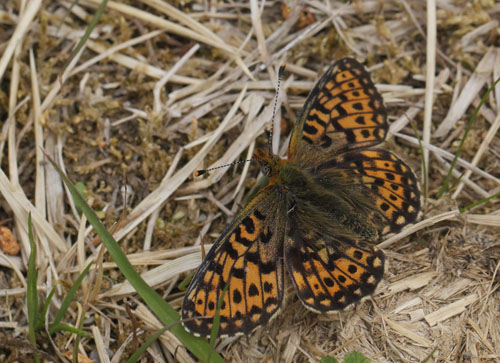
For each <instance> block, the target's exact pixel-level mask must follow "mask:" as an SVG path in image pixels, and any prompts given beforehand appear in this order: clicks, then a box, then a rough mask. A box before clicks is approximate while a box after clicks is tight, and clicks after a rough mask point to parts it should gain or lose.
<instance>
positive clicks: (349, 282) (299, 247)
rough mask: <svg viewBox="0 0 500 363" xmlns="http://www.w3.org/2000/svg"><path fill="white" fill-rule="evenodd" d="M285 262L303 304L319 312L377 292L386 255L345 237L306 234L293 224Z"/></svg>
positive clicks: (331, 309)
mask: <svg viewBox="0 0 500 363" xmlns="http://www.w3.org/2000/svg"><path fill="white" fill-rule="evenodd" d="M285 261H286V267H287V270H288V272H289V274H290V277H291V280H292V282H293V284H294V286H295V289H296V291H297V294H298V296H299V298H300V300H301V301H302V303H303V304H304V305H305V306H306V307H307V308H308V309H310V310H313V311H315V312H320V313H327V312H332V311H334V310H340V309H343V308H345V307H346V306H348V305H350V304H352V303H355V302H357V301H359V300H360V299H361V298H363V297H364V296H367V295H370V294H372V293H373V292H374V290H375V288H376V286H377V284H378V283H379V282H380V280H381V279H382V276H383V273H384V254H383V253H382V251H381V250H379V249H378V248H377V247H375V246H370V245H368V244H362V243H361V242H360V241H356V240H353V239H348V238H346V237H340V238H331V236H321V233H319V234H309V235H304V234H303V233H301V232H300V226H298V225H297V226H296V227H292V228H291V229H290V231H289V233H288V235H287V236H286V239H285Z"/></svg>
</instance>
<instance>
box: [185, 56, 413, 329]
mask: <svg viewBox="0 0 500 363" xmlns="http://www.w3.org/2000/svg"><path fill="white" fill-rule="evenodd" d="M387 129H388V125H387V120H386V110H385V107H384V104H383V101H382V97H381V96H380V94H379V93H378V92H377V90H376V88H375V86H374V85H373V83H372V81H371V79H370V75H369V74H368V73H367V72H366V70H365V69H364V68H363V66H362V65H361V64H360V63H358V61H356V60H355V59H352V58H344V59H341V60H339V61H338V62H337V63H335V64H334V65H333V66H332V67H330V68H329V69H328V71H327V72H326V73H325V74H324V75H323V77H321V79H320V80H319V82H318V83H317V84H316V86H315V87H314V89H313V90H312V91H311V93H310V95H309V97H308V98H307V101H306V103H305V105H304V108H303V109H302V112H301V114H300V116H299V118H298V119H297V123H296V125H295V128H294V130H293V133H292V137H291V140H290V145H289V148H288V158H287V159H281V158H280V157H278V156H277V155H271V154H270V153H268V152H266V151H257V152H256V154H255V158H256V159H257V160H258V161H259V162H260V164H261V166H262V169H261V170H262V171H263V173H264V174H265V175H266V176H267V177H269V184H268V185H267V186H266V187H265V188H263V189H262V190H261V191H260V192H259V193H258V194H257V195H256V196H255V197H254V198H253V199H252V200H251V202H250V203H249V204H248V205H247V206H246V207H245V209H243V210H242V211H241V212H240V213H239V214H238V216H237V217H236V218H235V220H234V221H233V222H232V223H231V225H230V226H229V227H228V228H227V229H226V230H225V231H224V232H223V233H222V234H221V236H220V237H219V239H218V240H217V241H216V242H215V245H214V246H213V247H212V249H211V250H210V251H209V253H208V254H207V256H206V257H205V259H204V260H203V262H202V264H201V266H200V268H199V269H198V271H197V273H196V275H195V276H194V278H193V280H192V281H191V284H190V286H189V288H188V290H187V292H186V296H185V298H184V303H183V305H182V318H183V319H186V320H185V321H184V322H183V325H184V327H185V328H186V329H187V330H188V331H189V332H191V333H192V334H195V335H198V336H204V337H206V336H209V335H210V333H211V329H212V325H213V317H214V316H215V313H216V310H217V305H218V302H219V299H220V297H221V295H222V292H223V291H224V288H225V287H226V286H227V290H226V293H225V294H224V298H223V301H222V302H221V307H220V326H219V333H220V335H221V336H232V335H237V334H242V333H249V332H251V331H252V330H254V329H255V328H256V327H258V326H260V325H263V324H266V323H267V322H269V321H270V320H271V319H272V318H273V317H274V316H275V315H276V314H277V313H278V312H279V311H280V308H281V306H282V303H283V294H284V271H285V269H286V270H287V271H288V274H289V276H290V279H291V281H292V283H293V285H294V286H295V290H296V291H297V295H298V296H299V298H300V300H301V301H302V303H303V304H304V305H305V306H306V307H307V308H309V309H311V310H313V311H315V312H320V313H328V312H332V311H334V310H339V309H343V308H345V307H346V306H348V305H349V304H352V303H354V302H357V301H359V300H360V299H361V298H362V297H364V296H366V295H369V294H371V293H373V291H374V290H375V287H376V286H377V284H378V283H379V282H380V280H381V279H382V276H383V273H384V254H383V253H382V251H381V250H379V249H378V248H377V247H375V246H374V243H375V242H377V241H379V240H380V239H381V238H382V237H384V236H387V235H388V234H392V233H396V232H399V231H401V229H402V228H403V227H405V226H406V225H408V224H410V223H414V222H415V221H416V220H417V219H418V218H419V215H420V208H421V203H420V192H419V188H418V183H417V180H416V178H415V175H414V174H413V172H412V170H411V169H410V168H409V167H408V166H407V165H406V164H405V163H404V162H403V161H402V160H401V159H399V158H398V157H397V156H396V155H394V154H393V153H391V152H389V151H387V150H383V149H377V148H373V146H375V145H378V144H380V143H381V142H382V141H384V139H385V137H386V134H387Z"/></svg>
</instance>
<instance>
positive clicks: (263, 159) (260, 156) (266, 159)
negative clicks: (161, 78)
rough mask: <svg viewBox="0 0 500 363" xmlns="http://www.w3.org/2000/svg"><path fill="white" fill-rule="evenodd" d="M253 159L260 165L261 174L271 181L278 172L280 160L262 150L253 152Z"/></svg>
mask: <svg viewBox="0 0 500 363" xmlns="http://www.w3.org/2000/svg"><path fill="white" fill-rule="evenodd" d="M253 157H254V159H255V160H257V162H258V163H259V165H260V170H261V171H262V174H264V175H265V176H267V177H268V178H270V179H272V178H273V177H275V176H276V175H277V174H278V173H279V170H280V165H281V159H280V158H279V157H278V156H276V155H271V154H269V153H268V152H267V151H265V150H263V149H257V150H255V153H254V154H253Z"/></svg>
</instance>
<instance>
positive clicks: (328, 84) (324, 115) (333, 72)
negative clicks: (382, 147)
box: [288, 58, 388, 165]
mask: <svg viewBox="0 0 500 363" xmlns="http://www.w3.org/2000/svg"><path fill="white" fill-rule="evenodd" d="M387 129H388V125H387V121H386V110H385V107H384V104H383V101H382V97H381V96H380V94H379V92H378V91H377V89H376V88H375V85H374V84H373V82H372V81H371V79H370V74H369V73H368V72H367V71H366V70H365V69H364V67H363V66H362V65H361V64H360V63H359V62H358V61H357V60H355V59H353V58H343V59H341V60H339V61H338V62H336V63H335V64H334V65H332V66H331V67H330V68H329V69H328V71H327V72H326V73H325V74H324V75H323V76H322V77H321V79H320V80H319V81H318V83H317V84H316V85H315V87H314V89H313V90H312V91H311V93H310V94H309V96H308V98H307V100H306V103H305V105H304V108H303V109H302V112H301V114H300V116H299V117H298V119H297V123H296V125H295V129H294V131H293V134H292V139H291V141H290V147H289V150H288V157H289V159H293V160H296V161H297V162H298V163H299V164H303V165H308V164H309V163H310V162H311V160H321V159H323V157H322V156H323V155H333V154H334V153H338V152H342V151H346V150H353V149H358V148H364V147H370V146H374V145H377V144H380V143H381V142H382V141H383V140H384V139H385V136H386V133H387Z"/></svg>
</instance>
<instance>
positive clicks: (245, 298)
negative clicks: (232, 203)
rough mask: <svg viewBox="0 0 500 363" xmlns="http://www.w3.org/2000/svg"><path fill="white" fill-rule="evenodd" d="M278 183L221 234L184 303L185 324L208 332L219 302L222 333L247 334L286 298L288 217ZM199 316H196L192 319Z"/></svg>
mask: <svg viewBox="0 0 500 363" xmlns="http://www.w3.org/2000/svg"><path fill="white" fill-rule="evenodd" d="M278 196H279V193H277V191H276V187H275V186H270V187H267V188H265V189H263V190H262V191H261V192H259V194H258V195H257V196H256V197H255V198H254V199H253V200H252V201H251V202H250V204H249V205H248V206H247V207H246V208H245V209H244V210H243V211H242V212H241V213H240V214H239V215H238V217H236V219H235V221H234V222H233V223H232V224H231V226H230V227H229V228H228V229H226V231H225V232H224V233H223V234H222V235H221V236H220V237H219V239H218V240H217V241H216V243H215V244H214V246H213V247H212V248H211V249H210V251H209V253H208V254H207V256H206V257H205V259H204V260H203V263H202V265H201V266H200V268H199V269H198V271H197V273H196V274H195V276H194V277H193V280H192V281H191V284H190V285H189V288H188V291H187V292H186V295H185V298H184V303H183V305H182V318H183V319H186V320H185V321H184V322H183V325H184V327H185V328H186V329H187V330H188V331H190V332H191V333H193V334H195V335H198V336H203V337H207V336H210V333H211V329H212V325H213V317H214V316H215V313H216V309H217V303H218V301H219V299H220V297H221V295H222V292H223V290H224V288H225V287H226V285H227V290H226V294H225V295H224V300H223V302H222V305H221V308H220V318H221V319H220V326H219V335H220V336H232V335H236V334H241V333H249V332H251V331H252V330H253V329H254V328H256V327H257V326H259V325H262V324H264V323H266V322H267V321H269V320H270V319H271V318H272V317H273V316H274V315H275V314H276V313H277V312H278V311H279V308H280V306H281V303H282V300H283V258H282V256H283V238H284V232H283V228H281V227H282V226H283V225H284V224H285V223H286V222H285V221H284V220H283V219H284V213H283V212H282V207H283V206H284V203H283V202H282V201H280V200H277V198H278ZM192 318H195V319H192Z"/></svg>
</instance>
